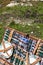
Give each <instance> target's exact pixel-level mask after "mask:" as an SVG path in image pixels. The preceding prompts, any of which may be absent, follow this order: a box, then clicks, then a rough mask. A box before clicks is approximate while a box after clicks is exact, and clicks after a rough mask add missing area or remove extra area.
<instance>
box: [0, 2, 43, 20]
mask: <svg viewBox="0 0 43 65" xmlns="http://www.w3.org/2000/svg"><path fill="white" fill-rule="evenodd" d="M28 10H29V11H30V12H31V13H30V16H29V17H30V18H34V16H32V14H35V13H38V14H43V2H37V3H36V5H35V4H34V6H32V7H31V6H20V5H17V6H14V7H4V8H2V9H0V14H1V13H2V12H9V13H12V14H14V15H15V17H17V16H18V17H21V18H23V17H25V14H26V12H27V11H28ZM39 17H40V18H42V19H43V16H39Z"/></svg>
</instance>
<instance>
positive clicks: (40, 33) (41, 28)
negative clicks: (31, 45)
mask: <svg viewBox="0 0 43 65" xmlns="http://www.w3.org/2000/svg"><path fill="white" fill-rule="evenodd" d="M9 27H11V28H14V29H17V30H19V31H21V32H24V33H29V34H31V32H32V31H33V34H32V35H34V36H36V37H38V38H42V39H43V24H39V23H38V24H36V23H35V24H34V23H33V24H31V25H25V26H23V25H21V24H15V23H14V22H12V23H11V24H10V25H9Z"/></svg>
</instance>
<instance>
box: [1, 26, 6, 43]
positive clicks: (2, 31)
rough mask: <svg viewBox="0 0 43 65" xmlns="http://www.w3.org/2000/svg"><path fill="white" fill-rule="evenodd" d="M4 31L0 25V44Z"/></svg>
mask: <svg viewBox="0 0 43 65" xmlns="http://www.w3.org/2000/svg"><path fill="white" fill-rule="evenodd" d="M4 32H5V29H4V27H3V26H2V25H0V42H1V41H2V38H3V35H4Z"/></svg>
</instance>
